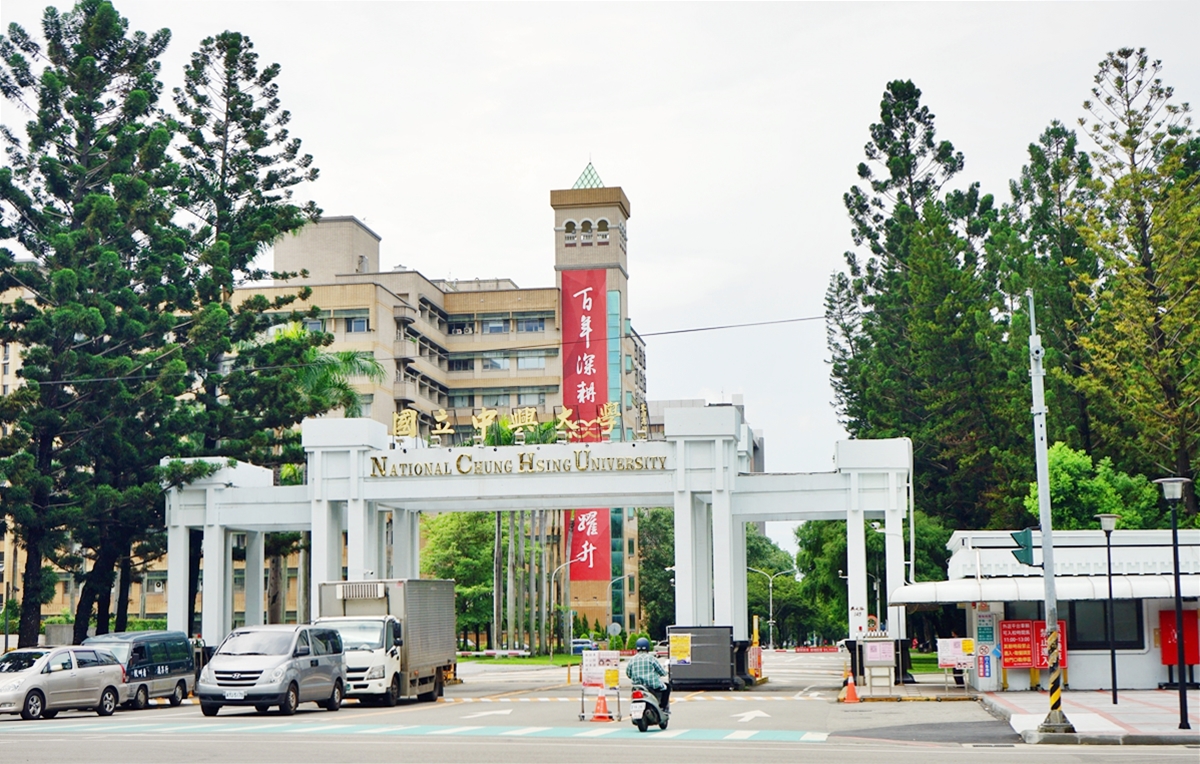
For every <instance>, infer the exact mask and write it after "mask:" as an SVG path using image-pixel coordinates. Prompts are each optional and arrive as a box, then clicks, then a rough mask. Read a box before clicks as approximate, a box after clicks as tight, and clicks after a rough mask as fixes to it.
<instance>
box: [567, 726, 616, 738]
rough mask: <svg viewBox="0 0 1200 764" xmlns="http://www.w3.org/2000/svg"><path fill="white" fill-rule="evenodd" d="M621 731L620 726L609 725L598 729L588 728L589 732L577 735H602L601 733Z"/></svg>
mask: <svg viewBox="0 0 1200 764" xmlns="http://www.w3.org/2000/svg"><path fill="white" fill-rule="evenodd" d="M619 731H620V728H618V727H608V728H601V729H598V730H588V731H587V732H580V733H579V734H577V735H575V737H600V736H601V735H611V734H612V733H614V732H619Z"/></svg>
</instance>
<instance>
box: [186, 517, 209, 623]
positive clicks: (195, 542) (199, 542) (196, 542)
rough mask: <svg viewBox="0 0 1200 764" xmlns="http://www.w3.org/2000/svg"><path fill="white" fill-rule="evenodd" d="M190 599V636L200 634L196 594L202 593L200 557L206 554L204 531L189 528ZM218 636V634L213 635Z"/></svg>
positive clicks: (188, 607) (188, 619) (188, 611)
mask: <svg viewBox="0 0 1200 764" xmlns="http://www.w3.org/2000/svg"><path fill="white" fill-rule="evenodd" d="M188 542H189V543H188V601H187V633H188V636H192V635H193V634H199V633H200V629H198V628H196V595H197V594H199V593H200V558H201V557H202V556H203V555H204V531H202V530H196V529H194V528H193V529H190V530H188ZM213 638H214V639H215V638H216V635H215V634H214V635H213Z"/></svg>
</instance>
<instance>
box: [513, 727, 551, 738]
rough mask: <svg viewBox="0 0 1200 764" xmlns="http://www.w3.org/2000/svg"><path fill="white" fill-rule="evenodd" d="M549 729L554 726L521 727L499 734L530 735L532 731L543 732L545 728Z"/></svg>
mask: <svg viewBox="0 0 1200 764" xmlns="http://www.w3.org/2000/svg"><path fill="white" fill-rule="evenodd" d="M549 729H554V728H553V727H522V728H521V729H519V730H509V731H508V732H501V733H500V734H501V735H513V736H517V735H532V734H533V733H534V732H545V731H546V730H549Z"/></svg>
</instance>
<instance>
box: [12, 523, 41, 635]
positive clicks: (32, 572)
mask: <svg viewBox="0 0 1200 764" xmlns="http://www.w3.org/2000/svg"><path fill="white" fill-rule="evenodd" d="M44 538H45V535H44V534H43V533H42V532H41V530H35V531H33V532H28V531H27V532H26V534H25V553H26V554H25V571H24V573H22V575H21V586H22V587H24V592H23V593H22V596H21V622H20V627H19V633H18V634H17V647H37V643H38V632H39V631H41V627H42V601H41V596H42V540H43V539H44Z"/></svg>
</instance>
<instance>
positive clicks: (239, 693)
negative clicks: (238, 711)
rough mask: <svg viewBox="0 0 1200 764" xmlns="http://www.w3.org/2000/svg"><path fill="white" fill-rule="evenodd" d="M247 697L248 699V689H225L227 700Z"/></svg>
mask: <svg viewBox="0 0 1200 764" xmlns="http://www.w3.org/2000/svg"><path fill="white" fill-rule="evenodd" d="M245 699H246V691H245V690H226V691H225V700H245Z"/></svg>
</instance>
